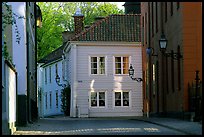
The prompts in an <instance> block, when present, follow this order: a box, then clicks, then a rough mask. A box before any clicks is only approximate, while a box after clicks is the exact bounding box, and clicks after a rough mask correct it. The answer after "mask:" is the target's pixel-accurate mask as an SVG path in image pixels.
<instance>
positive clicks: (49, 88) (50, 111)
mask: <svg viewBox="0 0 204 137" xmlns="http://www.w3.org/2000/svg"><path fill="white" fill-rule="evenodd" d="M56 63H57V64H58V75H59V76H60V83H63V84H65V83H66V82H65V81H62V60H60V61H57V62H55V63H53V64H49V65H48V66H43V67H41V68H38V70H39V69H41V70H42V73H41V77H40V76H39V77H40V79H38V81H39V82H40V81H41V84H40V83H39V84H40V85H41V86H40V87H41V88H42V113H43V114H42V115H43V116H50V115H57V114H63V112H61V98H60V96H61V90H62V89H63V87H61V86H58V85H57V83H56V82H55V77H56V75H55V64H56ZM50 66H51V83H50V79H49V76H50V73H49V67H50ZM45 68H47V84H45ZM56 90H58V108H56ZM46 92H47V109H46V106H45V105H46V102H45V101H46V99H45V98H46V97H45V95H46V94H45V93H46ZM50 92H52V106H51V108H50Z"/></svg>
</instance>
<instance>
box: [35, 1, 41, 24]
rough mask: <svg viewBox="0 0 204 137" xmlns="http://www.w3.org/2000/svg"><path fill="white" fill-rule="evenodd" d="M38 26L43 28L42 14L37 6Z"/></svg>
mask: <svg viewBox="0 0 204 137" xmlns="http://www.w3.org/2000/svg"><path fill="white" fill-rule="evenodd" d="M36 26H37V27H40V28H41V27H42V12H41V10H40V7H39V6H38V5H37V4H36Z"/></svg>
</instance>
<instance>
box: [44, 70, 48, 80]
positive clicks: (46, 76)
mask: <svg viewBox="0 0 204 137" xmlns="http://www.w3.org/2000/svg"><path fill="white" fill-rule="evenodd" d="M44 76H45V84H47V68H45V75H44Z"/></svg>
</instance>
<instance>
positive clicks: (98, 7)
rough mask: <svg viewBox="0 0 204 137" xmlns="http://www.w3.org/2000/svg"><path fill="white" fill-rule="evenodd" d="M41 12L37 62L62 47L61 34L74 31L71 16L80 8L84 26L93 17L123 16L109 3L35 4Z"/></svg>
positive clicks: (91, 21)
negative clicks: (41, 24)
mask: <svg viewBox="0 0 204 137" xmlns="http://www.w3.org/2000/svg"><path fill="white" fill-rule="evenodd" d="M37 4H38V5H39V6H40V9H41V11H42V18H43V19H42V23H43V27H42V28H38V29H37V44H38V51H37V53H38V60H39V59H41V58H43V57H44V56H46V55H47V54H49V53H50V52H52V51H54V50H55V49H56V48H58V47H59V46H61V45H62V32H63V31H74V18H73V15H74V14H75V12H76V9H77V8H78V7H79V8H81V11H82V14H84V17H85V20H84V25H91V23H93V22H94V19H95V17H98V16H108V15H111V14H123V11H122V10H120V9H119V8H118V7H117V5H116V4H111V3H109V2H37Z"/></svg>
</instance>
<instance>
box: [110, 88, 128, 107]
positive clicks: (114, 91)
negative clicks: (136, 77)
mask: <svg viewBox="0 0 204 137" xmlns="http://www.w3.org/2000/svg"><path fill="white" fill-rule="evenodd" d="M116 92H120V93H121V106H116V105H115V93H116ZM123 92H128V93H129V97H128V98H129V105H128V106H124V105H123ZM131 94H132V92H131V90H113V107H115V108H119V107H125V108H126V107H131V106H132V103H131V101H132V100H131Z"/></svg>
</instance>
